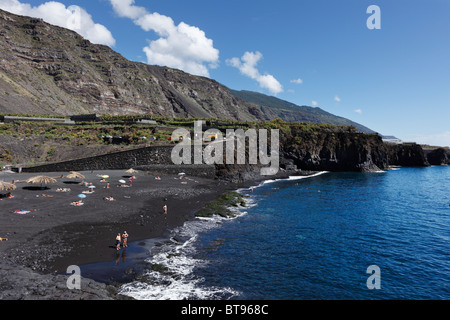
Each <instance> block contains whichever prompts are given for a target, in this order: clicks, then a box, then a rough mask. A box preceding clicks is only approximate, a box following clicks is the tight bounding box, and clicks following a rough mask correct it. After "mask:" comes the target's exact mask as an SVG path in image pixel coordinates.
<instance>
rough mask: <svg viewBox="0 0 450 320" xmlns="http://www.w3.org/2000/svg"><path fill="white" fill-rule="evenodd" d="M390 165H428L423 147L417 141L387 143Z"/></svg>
mask: <svg viewBox="0 0 450 320" xmlns="http://www.w3.org/2000/svg"><path fill="white" fill-rule="evenodd" d="M386 149H387V153H388V161H389V165H396V166H405V167H423V166H428V165H429V163H428V160H427V158H426V157H425V153H424V151H423V149H422V147H421V146H420V145H418V144H415V143H405V144H386Z"/></svg>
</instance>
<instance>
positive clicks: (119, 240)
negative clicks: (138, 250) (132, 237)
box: [116, 231, 128, 250]
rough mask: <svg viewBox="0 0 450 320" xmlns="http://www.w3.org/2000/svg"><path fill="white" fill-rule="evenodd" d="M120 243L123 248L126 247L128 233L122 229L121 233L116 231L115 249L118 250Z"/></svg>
mask: <svg viewBox="0 0 450 320" xmlns="http://www.w3.org/2000/svg"><path fill="white" fill-rule="evenodd" d="M121 245H122V247H123V248H127V247H128V233H127V232H126V231H124V232H123V233H122V235H120V233H118V234H117V236H116V249H117V250H120V246H121Z"/></svg>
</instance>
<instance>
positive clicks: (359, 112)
mask: <svg viewBox="0 0 450 320" xmlns="http://www.w3.org/2000/svg"><path fill="white" fill-rule="evenodd" d="M353 111H355V112H356V113H357V114H362V113H363V112H362V110H361V109H356V110H353Z"/></svg>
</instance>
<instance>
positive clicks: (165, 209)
mask: <svg viewBox="0 0 450 320" xmlns="http://www.w3.org/2000/svg"><path fill="white" fill-rule="evenodd" d="M163 210H164V214H167V204H164V206H163Z"/></svg>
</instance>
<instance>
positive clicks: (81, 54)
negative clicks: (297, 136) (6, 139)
mask: <svg viewBox="0 0 450 320" xmlns="http://www.w3.org/2000/svg"><path fill="white" fill-rule="evenodd" d="M0 112H2V113H29V114H79V113H87V112H96V113H109V114H130V113H131V114H133V113H134V114H139V113H149V114H154V115H162V116H169V117H214V118H224V119H239V120H251V121H254V120H258V119H260V118H261V117H262V113H261V112H260V111H259V110H257V108H255V107H253V106H251V105H248V104H245V103H243V102H242V101H241V100H239V99H237V98H236V97H234V96H233V95H232V94H231V93H230V92H229V90H228V89H227V88H226V87H224V86H222V85H221V84H219V83H217V82H216V81H214V80H211V79H208V78H203V77H198V76H193V75H190V74H187V73H184V72H182V71H179V70H175V69H170V68H164V67H157V66H150V65H146V64H143V63H136V62H131V61H129V60H127V59H125V58H124V57H122V56H121V55H120V54H118V53H116V52H114V51H113V50H111V49H110V48H109V47H106V46H101V45H94V44H92V43H90V42H89V41H87V40H85V39H83V38H82V37H81V36H80V35H78V34H77V33H75V32H72V31H70V30H67V29H64V28H60V27H56V26H52V25H50V24H47V23H45V22H43V21H42V20H40V19H34V18H29V17H22V16H17V15H13V14H10V13H7V12H5V11H1V10H0Z"/></svg>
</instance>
